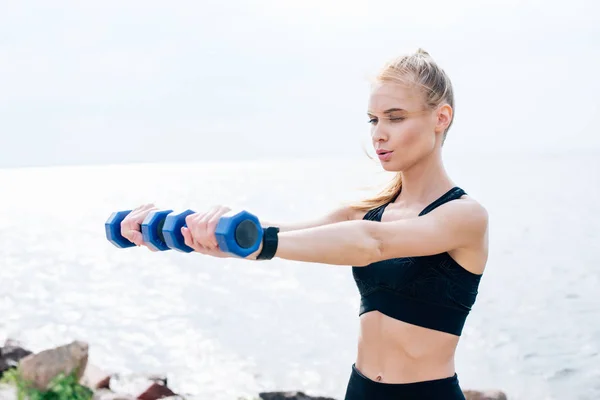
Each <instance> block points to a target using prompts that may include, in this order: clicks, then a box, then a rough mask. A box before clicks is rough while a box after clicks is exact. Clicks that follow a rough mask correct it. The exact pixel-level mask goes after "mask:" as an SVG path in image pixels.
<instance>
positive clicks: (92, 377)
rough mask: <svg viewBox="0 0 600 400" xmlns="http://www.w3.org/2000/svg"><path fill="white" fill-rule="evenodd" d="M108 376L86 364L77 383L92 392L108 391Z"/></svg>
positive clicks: (104, 372) (95, 367) (106, 373)
mask: <svg viewBox="0 0 600 400" xmlns="http://www.w3.org/2000/svg"><path fill="white" fill-rule="evenodd" d="M110 376H111V375H110V374H109V373H108V372H106V371H104V370H102V369H100V368H98V367H97V366H95V365H93V364H89V363H88V365H87V366H86V368H85V371H84V372H83V375H82V377H81V379H80V380H79V383H80V384H82V385H83V386H86V387H88V388H90V389H92V390H97V389H103V388H105V389H108V388H109V382H110Z"/></svg>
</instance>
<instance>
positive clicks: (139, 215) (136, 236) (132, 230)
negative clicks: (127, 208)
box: [121, 204, 158, 251]
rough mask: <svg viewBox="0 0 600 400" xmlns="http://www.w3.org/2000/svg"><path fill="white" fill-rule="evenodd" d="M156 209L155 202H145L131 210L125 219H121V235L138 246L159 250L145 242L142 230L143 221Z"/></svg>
mask: <svg viewBox="0 0 600 400" xmlns="http://www.w3.org/2000/svg"><path fill="white" fill-rule="evenodd" d="M154 210H158V208H157V207H156V206H155V205H154V204H144V205H141V206H139V207H137V208H135V209H133V210H131V212H130V213H129V214H128V215H127V216H126V217H125V219H123V221H121V235H122V236H123V237H124V238H125V239H127V240H129V241H130V242H132V243H135V244H136V245H137V246H145V247H147V248H148V249H150V250H151V251H157V250H154V249H153V248H152V247H149V246H148V244H147V243H146V242H144V238H143V237H142V232H141V228H142V222H144V219H145V218H146V216H147V215H148V214H150V212H151V211H154Z"/></svg>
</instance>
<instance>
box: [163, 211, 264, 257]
mask: <svg viewBox="0 0 600 400" xmlns="http://www.w3.org/2000/svg"><path fill="white" fill-rule="evenodd" d="M193 213H194V211H192V210H185V211H183V212H180V213H171V214H169V215H168V216H167V218H166V219H165V224H164V226H163V236H164V238H165V243H166V244H167V245H168V246H169V247H170V248H172V249H175V250H178V251H181V252H184V253H191V252H192V251H194V249H192V248H191V247H189V246H187V245H186V244H185V240H184V238H183V235H182V234H181V228H182V227H184V226H187V225H186V223H185V218H186V217H187V216H188V215H190V214H193ZM215 236H216V238H217V243H218V244H219V248H220V249H221V250H222V251H224V252H227V253H232V254H235V255H237V256H240V257H246V256H248V255H250V254H252V253H254V252H255V251H256V250H258V248H259V246H260V243H261V241H262V236H263V229H262V226H261V225H260V222H259V220H258V218H257V217H256V216H254V215H252V214H250V213H249V212H247V211H239V212H235V211H230V212H228V213H227V214H224V215H222V216H221V218H220V219H219V222H218V224H217V227H216V229H215Z"/></svg>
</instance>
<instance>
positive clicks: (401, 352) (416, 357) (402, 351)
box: [356, 311, 459, 383]
mask: <svg viewBox="0 0 600 400" xmlns="http://www.w3.org/2000/svg"><path fill="white" fill-rule="evenodd" d="M458 339H459V338H458V337H457V336H455V335H451V334H448V333H445V332H438V331H434V330H431V329H427V328H422V327H419V326H415V325H411V324H408V323H405V322H402V321H398V320H395V319H392V318H390V317H388V316H386V315H384V314H381V313H380V312H378V311H372V312H368V313H365V314H363V315H361V317H360V335H359V342H358V354H357V359H356V367H357V369H358V370H360V371H361V372H362V373H363V374H364V375H365V376H367V377H368V378H369V379H371V380H374V381H378V382H382V383H409V382H418V381H425V380H431V379H439V378H445V377H449V376H452V375H453V374H454V372H455V371H454V352H455V349H456V346H457V344H458Z"/></svg>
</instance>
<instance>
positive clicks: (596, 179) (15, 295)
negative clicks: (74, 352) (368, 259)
mask: <svg viewBox="0 0 600 400" xmlns="http://www.w3.org/2000/svg"><path fill="white" fill-rule="evenodd" d="M599 157H600V153H599V152H594V151H591V150H590V151H580V152H572V151H565V152H562V153H561V152H554V153H544V152H539V153H529V152H509V151H506V152H497V153H488V154H484V153H466V154H463V155H461V156H460V157H458V156H452V157H447V159H446V165H447V169H448V172H449V173H450V175H451V176H452V178H453V179H454V181H455V182H456V183H457V185H459V186H461V187H463V188H464V189H465V190H466V191H467V192H468V193H469V195H471V196H472V197H474V198H475V199H477V200H478V201H479V202H481V203H482V204H483V205H484V206H485V207H486V208H487V210H488V213H489V215H490V257H489V262H488V264H487V267H486V271H485V273H484V277H483V279H482V282H481V285H480V288H479V295H478V298H477V302H476V303H475V305H474V307H473V310H472V312H471V314H470V316H469V317H468V319H467V324H466V327H465V330H464V334H463V336H462V338H461V341H460V344H459V348H458V350H457V354H456V368H457V373H458V376H459V380H460V383H461V385H462V387H463V388H464V389H500V390H503V391H505V392H506V393H507V394H508V398H509V399H511V400H516V399H520V400H525V399H535V400H555V399H560V400H597V399H600V265H599V263H598V260H600V234H599V232H600V218H599V213H598V207H599V206H600V158H599ZM390 177H391V175H389V173H386V172H384V171H381V170H380V168H379V167H378V165H377V164H376V163H374V162H372V161H371V160H368V159H345V158H331V159H288V160H285V159H282V160H258V161H243V162H200V161H199V162H182V163H155V164H141V163H140V164H120V165H116V164H107V165H87V166H86V165H81V166H55V167H35V168H33V167H31V168H4V169H0V190H1V196H0V285H1V286H0V315H1V318H0V339H1V340H4V339H6V338H14V339H17V340H19V341H21V342H22V343H23V344H24V345H26V347H28V348H30V349H31V350H33V351H40V350H43V349H46V348H50V347H53V346H59V345H62V344H66V343H69V342H70V341H72V340H83V341H86V342H87V343H88V344H89V346H90V353H89V362H90V363H92V364H95V365H97V366H100V367H101V368H103V369H105V370H107V371H109V372H118V373H158V374H164V375H166V376H167V378H168V382H169V385H170V386H171V387H172V388H173V389H174V390H175V391H177V392H178V393H181V394H183V395H187V396H188V398H190V399H212V400H236V399H238V398H239V397H243V396H247V397H251V396H256V395H257V394H258V393H259V392H262V391H279V390H288V391H293V390H299V391H303V392H305V393H307V394H312V395H320V396H330V397H333V398H336V399H341V398H343V395H344V392H345V388H346V384H347V380H348V377H349V374H350V371H351V365H352V363H353V362H354V358H355V355H356V343H357V334H358V304H359V297H358V292H357V289H356V287H355V285H354V282H353V280H352V274H351V269H350V268H349V267H345V266H331V265H322V264H312V263H300V262H293V261H286V260H278V259H276V260H272V261H269V262H253V261H247V260H241V259H213V258H209V257H207V256H204V255H201V254H198V253H192V254H187V253H180V252H176V251H166V252H160V253H153V252H150V251H148V250H147V249H145V248H129V249H118V248H116V247H114V246H113V245H112V244H110V243H109V242H108V241H107V240H106V237H105V232H104V223H105V221H106V219H107V218H108V217H109V215H110V214H111V213H112V212H113V211H116V210H125V209H131V208H133V207H136V206H138V205H141V204H145V203H154V204H155V205H156V206H157V207H160V208H165V209H173V210H183V209H187V208H191V209H193V210H203V209H205V208H207V207H210V206H212V205H216V204H223V205H227V206H230V207H232V208H234V209H244V210H247V211H249V212H251V213H253V214H255V215H256V216H257V217H259V219H260V218H262V219H264V220H268V221H275V222H278V221H281V222H284V221H301V220H303V219H307V218H314V217H318V216H320V215H322V214H323V213H326V212H327V211H328V210H330V209H331V208H332V207H336V206H338V205H340V204H344V203H347V202H349V201H354V200H358V199H360V198H361V197H364V196H368V195H370V194H373V193H375V192H376V190H378V189H379V188H380V187H381V185H382V184H384V183H385V182H386V181H387V180H388V179H390Z"/></svg>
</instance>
